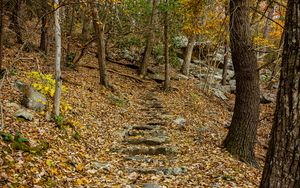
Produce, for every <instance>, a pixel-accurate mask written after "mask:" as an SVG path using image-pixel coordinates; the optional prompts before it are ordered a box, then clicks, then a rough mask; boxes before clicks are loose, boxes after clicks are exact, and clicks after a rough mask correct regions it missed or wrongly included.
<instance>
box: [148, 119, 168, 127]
mask: <svg viewBox="0 0 300 188" xmlns="http://www.w3.org/2000/svg"><path fill="white" fill-rule="evenodd" d="M145 124H146V125H150V126H153V125H167V124H168V122H166V121H159V120H153V121H148V122H145Z"/></svg>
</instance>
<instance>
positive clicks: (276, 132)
mask: <svg viewBox="0 0 300 188" xmlns="http://www.w3.org/2000/svg"><path fill="white" fill-rule="evenodd" d="M286 13H287V15H286V24H285V35H284V47H283V54H282V65H281V76H280V83H279V89H278V96H277V104H276V110H275V114H274V122H273V127H272V131H271V140H270V142H269V148H268V153H267V157H266V163H265V167H264V171H263V176H262V180H261V184H260V187H261V188H299V187H300V143H299V141H300V85H299V81H300V52H299V49H300V39H299V37H300V33H299V24H300V19H299V18H300V17H299V15H300V1H299V0H289V1H288V5H287V10H286Z"/></svg>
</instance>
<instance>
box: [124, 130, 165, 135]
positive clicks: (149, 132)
mask: <svg viewBox="0 0 300 188" xmlns="http://www.w3.org/2000/svg"><path fill="white" fill-rule="evenodd" d="M125 135H126V136H148V137H149V136H150V137H156V136H164V135H167V131H165V130H161V129H151V130H136V129H131V130H128V131H127V132H126V133H125Z"/></svg>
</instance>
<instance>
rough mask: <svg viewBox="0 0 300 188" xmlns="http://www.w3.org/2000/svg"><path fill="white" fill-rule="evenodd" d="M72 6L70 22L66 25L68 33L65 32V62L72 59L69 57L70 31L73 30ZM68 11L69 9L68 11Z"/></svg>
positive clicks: (73, 15)
mask: <svg viewBox="0 0 300 188" xmlns="http://www.w3.org/2000/svg"><path fill="white" fill-rule="evenodd" d="M71 8H72V12H71V15H70V16H71V18H70V19H71V20H70V24H69V25H68V24H67V26H68V33H67V39H68V40H67V49H66V54H65V63H69V62H72V61H73V59H69V58H70V43H71V41H70V39H71V38H72V32H73V27H74V17H75V8H74V7H71ZM68 13H69V11H68Z"/></svg>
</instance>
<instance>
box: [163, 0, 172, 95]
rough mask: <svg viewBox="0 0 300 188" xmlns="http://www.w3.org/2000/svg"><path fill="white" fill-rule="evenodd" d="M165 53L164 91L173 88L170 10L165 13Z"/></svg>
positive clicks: (166, 0) (167, 3)
mask: <svg viewBox="0 0 300 188" xmlns="http://www.w3.org/2000/svg"><path fill="white" fill-rule="evenodd" d="M165 3H166V6H167V7H168V5H169V2H168V0H165ZM164 22H165V23H164V39H165V40H164V51H165V82H164V90H169V89H170V86H171V83H170V82H171V81H170V75H169V66H170V63H169V14H168V9H166V12H165V19H164Z"/></svg>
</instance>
